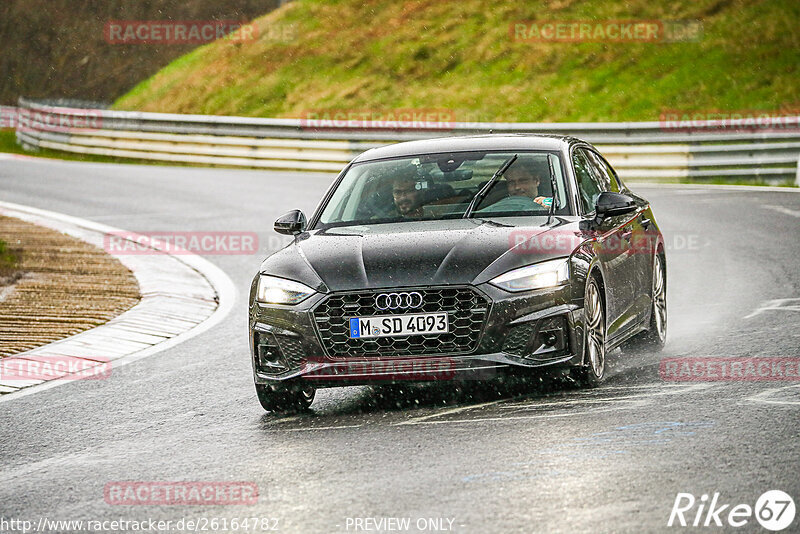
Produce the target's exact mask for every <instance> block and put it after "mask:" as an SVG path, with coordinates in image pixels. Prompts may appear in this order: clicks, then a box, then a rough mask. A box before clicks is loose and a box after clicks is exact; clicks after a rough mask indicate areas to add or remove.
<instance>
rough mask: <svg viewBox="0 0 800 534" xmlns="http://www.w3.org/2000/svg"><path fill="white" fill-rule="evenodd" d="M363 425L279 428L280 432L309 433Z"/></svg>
mask: <svg viewBox="0 0 800 534" xmlns="http://www.w3.org/2000/svg"><path fill="white" fill-rule="evenodd" d="M362 426H364V425H341V426H309V427H303V428H281V429H277V430H280V431H281V432H311V431H313V430H340V429H342V428H360V427H362Z"/></svg>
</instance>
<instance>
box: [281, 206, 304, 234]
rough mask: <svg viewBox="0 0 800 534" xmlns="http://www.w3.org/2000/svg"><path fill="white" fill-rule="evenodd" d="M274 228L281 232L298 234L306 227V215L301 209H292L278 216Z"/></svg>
mask: <svg viewBox="0 0 800 534" xmlns="http://www.w3.org/2000/svg"><path fill="white" fill-rule="evenodd" d="M273 228H274V229H275V231H276V232H278V233H279V234H286V235H297V234H299V233H301V232H304V231H305V229H306V216H305V215H304V214H303V212H302V211H300V210H292V211H290V212H289V213H287V214H286V215H282V216H281V217H278V220H277V221H275V226H273Z"/></svg>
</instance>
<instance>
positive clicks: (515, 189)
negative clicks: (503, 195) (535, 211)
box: [505, 159, 553, 208]
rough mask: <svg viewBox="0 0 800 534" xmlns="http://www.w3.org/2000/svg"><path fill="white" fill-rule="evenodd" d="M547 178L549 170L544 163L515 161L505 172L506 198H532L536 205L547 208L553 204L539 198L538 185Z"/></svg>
mask: <svg viewBox="0 0 800 534" xmlns="http://www.w3.org/2000/svg"><path fill="white" fill-rule="evenodd" d="M549 176H550V169H549V168H548V167H547V164H546V163H544V162H542V163H537V162H534V161H531V160H523V159H520V160H517V161H515V162H514V164H513V165H511V167H509V168H508V170H507V171H506V172H505V177H506V182H507V183H508V196H509V197H526V198H532V199H533V201H534V202H536V203H537V204H539V205H541V206H545V207H548V208H549V207H550V204H552V203H553V199H552V198H550V197H543V196H539V183H541V181H542V180H543V179H545V180H546V179H549Z"/></svg>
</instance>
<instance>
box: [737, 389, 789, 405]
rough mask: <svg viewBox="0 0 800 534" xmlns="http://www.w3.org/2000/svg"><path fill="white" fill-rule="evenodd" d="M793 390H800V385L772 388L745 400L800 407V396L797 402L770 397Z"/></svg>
mask: <svg viewBox="0 0 800 534" xmlns="http://www.w3.org/2000/svg"><path fill="white" fill-rule="evenodd" d="M791 388H800V384H794V385H791V386H784V387H782V388H771V389H766V390H764V391H762V392H761V393H757V394H755V395H753V396H751V397H747V398H746V399H744V400H745V401H750V402H761V403H764V404H781V405H784V406H800V395H799V396H798V399H797V400H775V399H772V398H769V397H772V396H773V395H775V394H776V393H780V392H782V391H784V390H787V389H791Z"/></svg>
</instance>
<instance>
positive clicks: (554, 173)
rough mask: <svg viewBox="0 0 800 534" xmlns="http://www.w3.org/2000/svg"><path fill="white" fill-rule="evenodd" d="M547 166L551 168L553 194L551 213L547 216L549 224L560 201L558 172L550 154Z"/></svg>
mask: <svg viewBox="0 0 800 534" xmlns="http://www.w3.org/2000/svg"><path fill="white" fill-rule="evenodd" d="M547 164H548V165H549V166H550V190H551V191H552V193H553V201H552V202H551V203H550V212H549V213H548V214H547V224H550V221H551V220H552V219H553V214H554V213H555V211H556V201H558V191H556V171H555V169H553V159H552V157H551V155H550V154H548V155H547Z"/></svg>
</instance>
